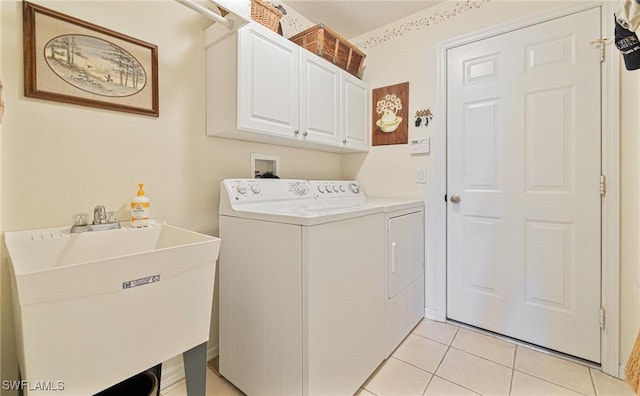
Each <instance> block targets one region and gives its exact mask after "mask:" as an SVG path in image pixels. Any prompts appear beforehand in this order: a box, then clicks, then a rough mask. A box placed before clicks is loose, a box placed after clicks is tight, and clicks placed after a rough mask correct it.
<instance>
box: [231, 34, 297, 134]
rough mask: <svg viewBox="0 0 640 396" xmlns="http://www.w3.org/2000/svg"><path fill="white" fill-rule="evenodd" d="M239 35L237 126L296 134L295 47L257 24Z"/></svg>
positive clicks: (266, 131) (275, 132) (259, 130)
mask: <svg viewBox="0 0 640 396" xmlns="http://www.w3.org/2000/svg"><path fill="white" fill-rule="evenodd" d="M238 34H239V37H238V39H239V42H238V73H239V75H238V92H239V95H238V101H239V103H238V127H239V128H240V129H248V130H253V131H257V132H262V133H271V134H275V135H283V136H290V137H293V136H295V135H294V133H295V132H296V131H297V130H298V106H299V100H298V67H299V66H298V57H299V48H298V46H297V45H296V44H294V43H292V42H290V41H289V40H287V39H285V38H283V37H280V36H277V35H274V34H273V32H270V31H269V30H267V29H266V28H264V27H263V26H260V25H258V24H251V26H248V27H247V28H245V29H241V30H239V31H238ZM218 94H219V95H224V94H225V93H224V92H219V93H218Z"/></svg>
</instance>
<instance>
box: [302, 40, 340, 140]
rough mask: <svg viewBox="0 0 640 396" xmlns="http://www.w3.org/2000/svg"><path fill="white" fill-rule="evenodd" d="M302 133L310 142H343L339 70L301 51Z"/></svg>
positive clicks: (309, 53)
mask: <svg viewBox="0 0 640 396" xmlns="http://www.w3.org/2000/svg"><path fill="white" fill-rule="evenodd" d="M300 133H301V134H302V138H303V139H306V140H308V141H313V142H319V143H326V144H330V145H334V146H337V145H339V144H340V69H338V68H337V67H335V66H334V65H332V64H330V63H329V62H327V61H325V60H324V59H322V58H320V57H319V56H317V55H314V54H312V53H311V52H309V51H305V50H300Z"/></svg>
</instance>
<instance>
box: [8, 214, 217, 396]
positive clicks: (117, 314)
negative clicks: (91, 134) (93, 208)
mask: <svg viewBox="0 0 640 396" xmlns="http://www.w3.org/2000/svg"><path fill="white" fill-rule="evenodd" d="M5 242H6V246H7V250H8V253H9V261H10V269H11V272H12V292H13V305H14V321H15V323H16V341H17V351H18V361H19V365H20V371H21V376H22V379H23V380H26V381H28V384H29V387H30V388H32V389H25V394H26V395H34V394H56V393H57V394H59V393H60V388H59V384H60V383H62V386H63V388H64V391H65V392H68V393H69V394H84V395H91V394H94V393H97V392H99V391H101V390H103V389H105V388H107V387H109V386H111V385H113V384H115V383H118V382H120V381H122V380H123V379H126V378H128V377H130V376H132V375H134V374H137V373H138V372H141V371H143V370H146V369H148V368H150V367H152V366H155V365H156V364H158V363H161V362H163V361H165V360H167V359H169V358H171V357H174V356H176V355H179V354H181V353H182V352H184V351H186V350H188V349H190V348H193V347H195V346H197V345H200V344H202V343H203V342H206V341H207V340H208V338H209V326H210V322H211V305H212V298H213V285H214V277H215V265H216V260H217V258H218V251H219V248H220V240H219V239H218V238H214V237H211V236H207V235H203V234H199V233H196V232H192V231H188V230H184V229H181V228H177V227H172V226H169V225H166V224H164V223H159V222H152V223H151V224H150V226H149V227H145V228H132V227H130V226H124V227H122V228H120V229H117V230H109V231H94V232H86V233H78V234H71V233H69V227H60V228H50V229H40V230H31V231H18V232H7V233H5ZM43 381H44V385H42V382H43ZM47 381H48V382H47ZM34 384H35V385H34ZM47 384H48V385H49V386H46V385H47ZM56 388H57V389H56ZM47 389H49V390H50V391H47Z"/></svg>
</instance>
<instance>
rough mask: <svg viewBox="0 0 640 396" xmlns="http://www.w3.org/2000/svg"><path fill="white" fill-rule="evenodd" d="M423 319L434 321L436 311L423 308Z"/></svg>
mask: <svg viewBox="0 0 640 396" xmlns="http://www.w3.org/2000/svg"><path fill="white" fill-rule="evenodd" d="M424 317H425V318H427V319H431V320H436V317H437V316H436V310H435V309H433V308H427V307H425V308H424Z"/></svg>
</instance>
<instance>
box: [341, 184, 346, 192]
mask: <svg viewBox="0 0 640 396" xmlns="http://www.w3.org/2000/svg"><path fill="white" fill-rule="evenodd" d="M340 191H342V192H345V188H344V184H341V185H340Z"/></svg>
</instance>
